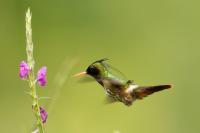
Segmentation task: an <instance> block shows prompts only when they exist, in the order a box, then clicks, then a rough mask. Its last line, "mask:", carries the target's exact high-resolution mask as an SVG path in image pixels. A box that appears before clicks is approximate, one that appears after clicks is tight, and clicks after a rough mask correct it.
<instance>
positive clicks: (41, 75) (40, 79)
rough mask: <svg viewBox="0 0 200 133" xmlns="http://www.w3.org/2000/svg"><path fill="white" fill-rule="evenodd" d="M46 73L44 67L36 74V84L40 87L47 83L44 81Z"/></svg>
mask: <svg viewBox="0 0 200 133" xmlns="http://www.w3.org/2000/svg"><path fill="white" fill-rule="evenodd" d="M46 71H47V67H46V66H44V67H42V68H41V69H40V70H39V71H38V73H37V81H38V84H39V85H40V86H45V85H46V82H47V80H46Z"/></svg>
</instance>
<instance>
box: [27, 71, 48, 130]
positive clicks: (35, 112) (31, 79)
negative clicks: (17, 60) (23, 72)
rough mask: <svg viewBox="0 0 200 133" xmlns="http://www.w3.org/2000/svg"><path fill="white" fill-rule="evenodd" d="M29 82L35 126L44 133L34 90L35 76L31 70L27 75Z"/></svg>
mask: <svg viewBox="0 0 200 133" xmlns="http://www.w3.org/2000/svg"><path fill="white" fill-rule="evenodd" d="M29 83H30V88H31V96H32V108H33V112H34V114H35V117H36V119H37V127H38V129H39V133H44V132H45V131H44V125H43V123H42V118H41V114H40V106H39V99H38V96H37V91H36V85H35V78H34V72H33V71H31V73H30V75H29Z"/></svg>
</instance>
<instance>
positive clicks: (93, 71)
mask: <svg viewBox="0 0 200 133" xmlns="http://www.w3.org/2000/svg"><path fill="white" fill-rule="evenodd" d="M106 60H108V59H100V60H97V61H95V62H93V63H92V64H90V65H89V66H88V68H87V69H86V71H84V72H81V73H78V74H76V75H74V76H75V77H79V76H82V75H89V76H91V77H93V78H94V79H95V80H96V81H97V82H98V83H99V84H100V85H101V86H102V87H103V88H104V90H105V92H106V94H107V96H108V97H107V99H108V101H109V102H122V103H124V104H125V105H126V106H130V105H132V103H133V102H134V101H135V100H139V99H143V98H144V97H146V96H148V95H151V94H152V93H154V92H158V91H162V90H165V89H169V88H171V87H172V86H171V85H170V84H165V85H155V86H140V85H138V84H136V83H134V81H133V80H127V79H125V78H121V77H120V76H117V75H116V74H114V73H113V72H112V67H111V66H109V65H108V64H107V63H106V62H105V61H106Z"/></svg>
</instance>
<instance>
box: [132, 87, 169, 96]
mask: <svg viewBox="0 0 200 133" xmlns="http://www.w3.org/2000/svg"><path fill="white" fill-rule="evenodd" d="M169 88H171V85H157V86H145V87H139V88H138V89H135V91H134V92H133V94H134V95H135V96H136V98H137V99H142V98H143V97H146V96H148V95H150V94H152V93H154V92H158V91H162V90H164V89H169Z"/></svg>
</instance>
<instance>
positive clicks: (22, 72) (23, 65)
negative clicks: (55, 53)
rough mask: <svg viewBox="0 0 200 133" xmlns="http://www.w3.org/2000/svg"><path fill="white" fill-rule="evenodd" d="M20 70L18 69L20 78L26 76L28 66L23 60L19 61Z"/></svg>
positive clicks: (28, 69)
mask: <svg viewBox="0 0 200 133" xmlns="http://www.w3.org/2000/svg"><path fill="white" fill-rule="evenodd" d="M19 67H20V70H19V76H20V78H21V79H24V78H25V77H27V76H28V74H29V72H30V68H29V66H28V64H27V63H26V62H25V61H22V62H21V63H20V66H19Z"/></svg>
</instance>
